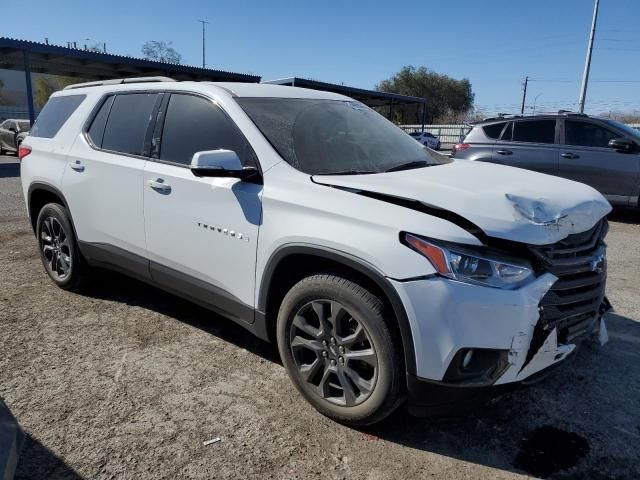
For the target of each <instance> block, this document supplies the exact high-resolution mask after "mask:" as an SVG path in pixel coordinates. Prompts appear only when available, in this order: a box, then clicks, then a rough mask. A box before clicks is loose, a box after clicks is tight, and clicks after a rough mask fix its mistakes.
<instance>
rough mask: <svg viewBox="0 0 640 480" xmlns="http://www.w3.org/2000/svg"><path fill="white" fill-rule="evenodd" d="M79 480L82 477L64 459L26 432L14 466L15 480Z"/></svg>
mask: <svg viewBox="0 0 640 480" xmlns="http://www.w3.org/2000/svg"><path fill="white" fill-rule="evenodd" d="M40 478H42V479H44V478H46V479H47V480H81V479H82V477H81V476H80V475H79V474H78V473H77V472H76V471H75V470H74V469H73V468H71V467H70V466H69V465H67V464H66V463H65V462H64V460H62V459H61V458H60V457H58V456H56V454H55V453H53V452H52V451H51V450H49V449H48V448H47V447H45V446H44V445H42V443H40V442H39V441H38V440H37V439H35V438H34V437H32V436H31V435H28V434H27V441H26V442H25V445H24V448H23V449H22V454H21V455H20V461H19V462H18V467H17V468H16V474H15V480H27V479H29V480H34V479H40Z"/></svg>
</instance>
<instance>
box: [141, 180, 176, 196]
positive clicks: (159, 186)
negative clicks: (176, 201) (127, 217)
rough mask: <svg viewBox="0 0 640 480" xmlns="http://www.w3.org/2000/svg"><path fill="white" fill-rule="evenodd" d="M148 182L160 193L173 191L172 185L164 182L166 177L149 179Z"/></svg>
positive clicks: (166, 193)
mask: <svg viewBox="0 0 640 480" xmlns="http://www.w3.org/2000/svg"><path fill="white" fill-rule="evenodd" d="M147 183H148V184H149V187H151V188H152V189H153V190H155V191H156V192H158V193H162V194H164V195H168V194H170V193H171V185H167V184H166V183H164V179H162V178H157V179H156V180H149V181H148V182H147Z"/></svg>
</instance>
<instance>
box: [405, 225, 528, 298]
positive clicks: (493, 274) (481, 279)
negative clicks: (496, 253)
mask: <svg viewBox="0 0 640 480" xmlns="http://www.w3.org/2000/svg"><path fill="white" fill-rule="evenodd" d="M403 238H404V241H405V243H406V245H407V246H409V247H410V248H412V249H413V250H415V251H416V252H418V253H419V254H421V255H422V256H424V257H426V258H427V259H428V260H429V261H430V262H431V264H432V265H433V267H434V268H435V269H436V271H437V272H438V273H439V274H440V275H442V276H444V277H448V278H452V279H454V280H458V281H460V282H465V283H473V284H476V285H484V286H487V287H494V288H504V289H509V290H511V289H515V288H518V287H520V286H522V285H524V284H525V283H527V282H529V281H530V280H532V279H533V278H534V273H533V270H532V269H531V268H530V267H529V266H527V265H519V264H517V263H513V262H511V261H506V260H501V259H499V258H487V256H483V255H482V254H475V253H472V252H470V251H469V250H470V249H469V248H468V247H460V248H459V249H456V247H455V246H448V247H443V246H442V245H436V244H434V243H431V242H429V241H427V240H425V239H423V238H421V237H417V236H415V235H412V234H410V233H405V234H404V236H403Z"/></svg>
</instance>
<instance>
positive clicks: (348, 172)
mask: <svg viewBox="0 0 640 480" xmlns="http://www.w3.org/2000/svg"><path fill="white" fill-rule="evenodd" d="M372 173H380V172H374V171H373V170H345V171H342V172H329V173H316V175H369V174H372Z"/></svg>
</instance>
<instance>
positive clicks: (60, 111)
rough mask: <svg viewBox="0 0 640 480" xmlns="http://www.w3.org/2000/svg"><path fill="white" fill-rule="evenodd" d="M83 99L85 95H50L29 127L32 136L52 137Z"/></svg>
mask: <svg viewBox="0 0 640 480" xmlns="http://www.w3.org/2000/svg"><path fill="white" fill-rule="evenodd" d="M84 99H85V95H65V96H64V97H52V98H50V99H49V101H48V102H47V104H46V105H45V106H44V108H43V109H42V111H41V112H40V115H38V119H37V120H36V123H34V124H33V128H32V129H31V136H32V137H41V138H53V137H55V135H56V134H57V133H58V131H60V129H61V128H62V126H63V125H64V124H65V122H66V121H67V120H68V119H69V117H70V116H71V114H72V113H73V112H75V111H76V108H78V106H79V105H80V104H81V103H82V101H83V100H84Z"/></svg>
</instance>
